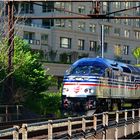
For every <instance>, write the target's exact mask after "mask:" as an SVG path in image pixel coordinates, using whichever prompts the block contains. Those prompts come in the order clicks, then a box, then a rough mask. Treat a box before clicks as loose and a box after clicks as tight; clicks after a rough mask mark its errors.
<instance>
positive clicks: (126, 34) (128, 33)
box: [124, 30, 130, 38]
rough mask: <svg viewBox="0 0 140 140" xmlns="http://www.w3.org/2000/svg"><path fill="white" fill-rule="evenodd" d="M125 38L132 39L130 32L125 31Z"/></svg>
mask: <svg viewBox="0 0 140 140" xmlns="http://www.w3.org/2000/svg"><path fill="white" fill-rule="evenodd" d="M124 37H126V38H129V37H130V30H124Z"/></svg>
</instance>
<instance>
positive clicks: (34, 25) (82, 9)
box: [15, 1, 140, 64]
mask: <svg viewBox="0 0 140 140" xmlns="http://www.w3.org/2000/svg"><path fill="white" fill-rule="evenodd" d="M138 5H140V2H127V1H125V2H101V5H100V12H101V13H102V14H104V13H111V12H113V11H118V10H120V9H124V8H126V9H127V8H130V7H134V6H138ZM94 10H95V2H93V3H91V2H83V3H82V2H34V3H33V2H15V13H16V15H18V16H25V17H28V16H34V17H35V16H37V17H39V16H44V17H45V16H46V17H50V16H56V15H57V16H73V15H76V16H78V15H79V16H81V15H86V14H92V13H94ZM111 15H112V16H113V15H117V16H136V15H140V8H135V9H133V10H126V11H124V12H116V13H112V14H111ZM102 25H104V57H105V58H109V59H114V60H119V61H123V62H126V63H132V64H135V63H136V60H135V58H134V57H133V55H132V51H133V50H134V49H135V48H136V47H138V46H140V19H35V18H34V19H32V18H25V19H24V20H22V21H21V20H18V21H17V23H16V31H17V33H18V35H20V36H21V37H23V38H24V39H26V40H27V41H28V42H29V43H30V44H31V46H32V49H34V50H35V51H36V50H38V51H41V52H42V54H43V59H44V60H46V61H49V62H60V63H73V62H74V61H76V60H77V59H79V58H81V57H96V56H101V26H102Z"/></svg>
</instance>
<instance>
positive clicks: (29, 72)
mask: <svg viewBox="0 0 140 140" xmlns="http://www.w3.org/2000/svg"><path fill="white" fill-rule="evenodd" d="M3 44H5V48H6V47H8V46H7V45H6V44H7V41H6V40H5V43H4V42H3ZM0 48H1V47H0ZM2 48H3V47H2ZM14 48H15V49H14V59H13V71H12V72H11V73H10V74H11V75H12V77H13V80H14V86H13V87H14V88H13V93H14V96H13V100H12V102H14V101H15V99H16V98H18V99H16V102H17V100H19V101H20V100H21V98H23V96H24V95H27V94H25V93H28V94H33V95H34V96H35V95H36V94H37V93H40V92H43V91H45V90H47V89H48V87H49V86H50V85H51V81H52V76H47V73H46V71H45V69H44V68H43V65H42V64H41V63H40V62H39V53H38V54H35V53H33V52H32V51H31V48H30V46H29V44H28V43H27V42H26V41H24V40H22V39H21V38H19V37H15V38H14ZM0 57H1V58H3V57H5V59H0V67H1V70H0V81H1V86H2V84H4V82H5V79H7V77H8V73H7V69H6V66H7V57H6V56H5V53H4V51H1V52H0ZM1 60H2V61H1ZM3 60H5V61H3ZM1 92H2V91H1ZM20 94H21V95H20ZM19 98H20V99H19Z"/></svg>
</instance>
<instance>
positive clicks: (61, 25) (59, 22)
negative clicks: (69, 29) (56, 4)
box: [55, 19, 65, 27]
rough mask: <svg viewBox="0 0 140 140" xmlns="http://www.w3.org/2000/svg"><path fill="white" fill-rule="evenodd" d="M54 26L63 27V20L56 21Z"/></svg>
mask: <svg viewBox="0 0 140 140" xmlns="http://www.w3.org/2000/svg"><path fill="white" fill-rule="evenodd" d="M55 26H57V27H64V26H65V20H64V19H56V20H55Z"/></svg>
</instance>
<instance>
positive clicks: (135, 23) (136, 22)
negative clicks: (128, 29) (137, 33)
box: [134, 19, 140, 27]
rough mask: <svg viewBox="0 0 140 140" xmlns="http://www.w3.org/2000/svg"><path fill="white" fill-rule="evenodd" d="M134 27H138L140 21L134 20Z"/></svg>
mask: <svg viewBox="0 0 140 140" xmlns="http://www.w3.org/2000/svg"><path fill="white" fill-rule="evenodd" d="M134 26H135V27H140V19H134Z"/></svg>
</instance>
